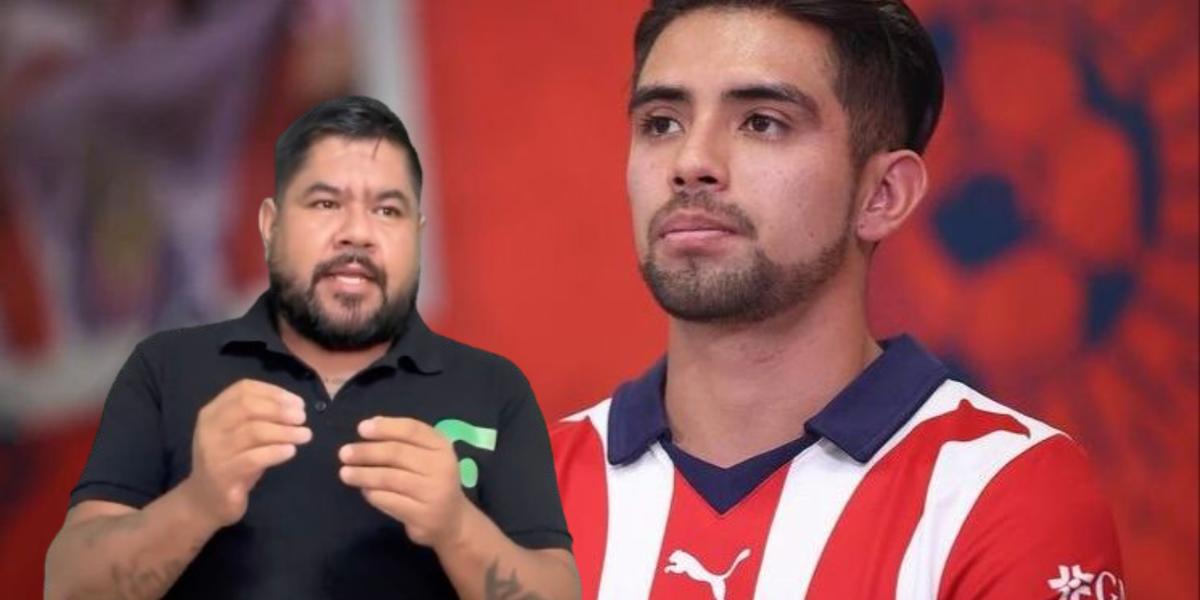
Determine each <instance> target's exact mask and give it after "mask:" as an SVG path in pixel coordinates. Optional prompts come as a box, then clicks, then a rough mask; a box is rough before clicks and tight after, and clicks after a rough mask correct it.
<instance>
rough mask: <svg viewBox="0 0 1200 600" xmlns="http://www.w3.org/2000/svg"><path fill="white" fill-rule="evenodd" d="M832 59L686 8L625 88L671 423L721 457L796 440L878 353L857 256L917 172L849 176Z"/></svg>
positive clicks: (895, 158)
mask: <svg viewBox="0 0 1200 600" xmlns="http://www.w3.org/2000/svg"><path fill="white" fill-rule="evenodd" d="M835 61H836V58H835V56H834V54H833V53H832V49H831V45H830V37H829V35H828V34H827V33H826V32H824V31H823V30H821V29H819V28H817V27H815V26H812V25H810V24H807V23H803V22H799V21H796V20H794V19H791V18H789V17H787V16H784V15H781V14H777V13H773V12H770V11H764V10H749V9H721V10H718V9H704V10H698V11H693V12H691V13H688V14H686V15H684V16H682V17H680V18H677V19H676V20H675V21H673V22H672V23H671V24H670V25H668V26H667V28H666V29H665V30H664V31H663V33H662V34H661V36H660V37H659V38H658V40H657V41H656V42H655V44H654V46H653V48H652V49H651V51H650V53H649V55H648V57H647V60H646V63H645V67H644V69H643V70H642V73H641V76H640V79H639V80H638V82H637V85H636V87H635V89H634V91H633V94H632V97H631V102H630V118H631V126H632V133H631V142H630V148H629V161H628V169H627V173H626V176H627V184H628V190H629V200H630V205H631V212H632V215H633V227H634V238H635V240H636V245H637V252H638V256H639V258H640V259H641V262H642V269H643V276H644V277H645V278H646V279H647V281H648V283H649V285H650V288H651V291H652V292H653V293H654V294H655V296H656V298H657V299H658V300H659V302H660V304H661V305H663V307H664V309H665V310H666V311H667V312H668V314H670V315H671V316H672V318H671V320H670V326H669V327H670V328H669V336H668V359H667V360H668V365H667V367H668V373H669V376H668V378H667V386H666V408H667V414H668V420H669V422H670V425H671V430H672V434H673V436H674V439H675V441H676V443H678V444H679V445H680V446H681V447H682V448H683V449H684V450H686V451H688V452H689V453H691V454H693V455H695V456H697V457H698V458H701V459H703V460H706V461H708V462H710V463H712V464H715V465H718V466H730V465H733V464H736V463H738V462H741V461H742V460H745V459H746V458H749V457H752V456H754V455H757V454H759V453H762V452H765V451H767V450H769V449H771V448H775V447H777V446H779V445H782V444H784V443H786V442H788V441H791V440H793V439H795V438H797V437H799V436H800V435H801V434H802V432H803V425H804V422H805V421H807V420H808V418H809V417H811V416H812V415H813V414H815V413H816V412H817V411H818V410H820V408H821V407H823V406H824V405H825V404H826V403H828V401H829V400H831V399H832V398H833V396H834V395H835V394H836V393H837V392H838V391H839V390H841V389H842V388H843V387H844V386H845V385H846V384H847V383H849V381H851V380H852V379H853V378H854V377H855V376H856V375H857V374H858V373H859V372H861V371H862V369H863V368H864V367H865V366H866V365H867V364H868V363H869V362H870V361H871V360H873V359H874V358H875V357H876V356H878V354H879V353H880V348H879V347H878V345H877V344H876V343H875V342H874V339H873V337H872V336H871V334H870V332H869V331H868V327H867V318H866V279H867V270H868V266H869V263H870V254H871V252H872V250H873V248H874V246H875V245H876V244H877V243H878V242H879V241H880V240H882V239H884V238H885V237H886V236H887V235H889V234H891V233H892V232H893V231H895V230H896V228H898V227H899V226H900V225H901V224H902V223H903V222H904V220H905V219H906V218H907V217H908V215H909V214H911V212H912V210H913V209H914V208H915V207H916V206H917V204H918V203H919V201H920V199H921V197H922V196H923V195H924V191H925V184H926V172H925V166H924V163H923V162H922V160H921V158H920V157H919V156H918V155H917V154H915V153H914V152H911V151H908V150H899V151H891V152H885V151H880V152H876V153H875V154H873V155H872V156H871V157H869V158H868V160H867V161H866V162H865V164H864V165H863V167H862V168H861V169H855V168H854V164H853V161H852V159H851V145H850V139H849V131H850V124H851V118H852V115H850V114H848V113H847V112H846V110H845V109H844V107H842V106H841V104H840V103H839V101H838V100H837V97H836V96H835V94H834V88H833V82H834V76H835V74H836V62H835ZM656 278H657V279H658V281H656ZM697 308H699V309H703V310H690V309H697ZM681 309H682V310H681ZM748 432H753V434H748Z"/></svg>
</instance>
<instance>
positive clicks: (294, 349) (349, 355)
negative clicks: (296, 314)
mask: <svg viewBox="0 0 1200 600" xmlns="http://www.w3.org/2000/svg"><path fill="white" fill-rule="evenodd" d="M275 322H276V324H277V325H278V327H279V337H280V339H281V340H283V345H284V346H285V347H287V349H288V350H289V351H290V352H291V353H292V354H293V355H295V356H296V358H298V359H300V361H301V362H303V363H304V364H306V365H308V366H309V367H311V368H312V370H314V371H316V372H317V376H319V377H320V378H321V381H322V382H324V384H325V390H326V391H327V392H329V397H330V398H332V397H333V396H334V395H336V394H337V392H338V390H340V389H341V387H342V385H344V384H345V383H346V382H347V381H349V380H350V378H351V377H354V375H356V374H357V373H358V372H359V371H362V370H363V369H365V368H367V366H368V365H370V364H371V363H373V362H375V361H377V360H379V358H380V357H381V356H383V355H384V354H386V353H387V351H388V347H389V346H390V345H391V344H390V343H389V342H383V343H380V344H376V345H374V346H370V347H367V348H363V349H360V350H327V349H325V348H323V347H321V346H320V345H319V344H317V343H316V342H314V341H312V340H310V339H308V338H306V337H304V336H303V335H300V333H299V332H298V331H296V330H295V328H293V327H292V325H291V324H290V323H288V322H287V319H285V318H283V317H281V316H280V317H276V319H275Z"/></svg>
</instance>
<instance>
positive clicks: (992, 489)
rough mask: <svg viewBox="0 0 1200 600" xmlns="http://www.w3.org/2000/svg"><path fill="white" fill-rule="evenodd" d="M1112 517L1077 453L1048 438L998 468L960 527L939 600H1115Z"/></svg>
mask: <svg viewBox="0 0 1200 600" xmlns="http://www.w3.org/2000/svg"><path fill="white" fill-rule="evenodd" d="M1122 578H1123V576H1122V565H1121V556H1120V551H1119V548H1118V545H1117V536H1116V529H1115V526H1114V524H1113V519H1112V513H1111V511H1110V509H1109V505H1108V502H1107V500H1106V499H1105V496H1104V493H1103V490H1102V489H1101V487H1100V486H1099V484H1098V481H1097V479H1096V478H1095V476H1094V474H1093V472H1092V469H1091V466H1090V464H1089V462H1088V460H1087V458H1086V457H1085V456H1084V454H1083V451H1082V450H1081V449H1080V447H1079V446H1078V445H1076V444H1075V443H1074V442H1073V441H1071V440H1070V439H1069V438H1067V437H1065V436H1062V435H1058V436H1054V437H1052V438H1049V439H1047V440H1045V441H1043V442H1041V443H1039V444H1037V445H1036V446H1034V447H1033V448H1031V449H1029V450H1028V451H1026V452H1025V453H1023V454H1022V455H1020V456H1018V457H1017V458H1016V459H1014V460H1013V461H1012V462H1011V463H1009V464H1008V465H1006V466H1005V467H1004V468H1003V469H1002V470H1001V471H1000V472H999V473H997V474H996V476H995V478H993V479H992V481H991V482H990V483H989V484H988V486H987V487H986V488H985V489H984V491H983V493H982V494H981V495H980V497H979V499H978V500H977V501H976V503H975V506H974V507H973V508H972V510H971V512H970V514H969V515H968V517H967V520H966V521H965V522H964V523H963V526H962V529H961V530H960V532H959V535H958V537H957V539H956V540H955V543H954V545H953V547H952V548H951V551H950V555H949V557H948V559H947V561H946V567H945V570H944V571H943V573H942V581H941V586H940V593H939V594H938V598H939V600H958V599H965V598H970V599H980V600H999V599H1001V598H1043V599H1046V600H1079V599H1080V598H1103V599H1105V600H1108V599H1110V598H1113V599H1123V598H1125V594H1124V583H1123V581H1122Z"/></svg>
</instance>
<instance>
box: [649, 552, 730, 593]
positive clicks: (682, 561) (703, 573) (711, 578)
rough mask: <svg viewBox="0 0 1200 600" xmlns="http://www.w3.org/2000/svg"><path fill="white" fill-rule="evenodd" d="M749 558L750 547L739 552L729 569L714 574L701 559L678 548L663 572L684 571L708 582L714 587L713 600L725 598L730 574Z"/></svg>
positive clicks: (692, 576) (694, 577)
mask: <svg viewBox="0 0 1200 600" xmlns="http://www.w3.org/2000/svg"><path fill="white" fill-rule="evenodd" d="M747 558H750V549H749V548H745V549H743V550H742V551H741V552H738V555H737V558H735V559H733V564H732V565H729V569H727V570H726V571H725V572H724V573H721V574H720V575H713V574H712V573H709V572H708V569H706V568H704V565H702V564H700V561H699V560H696V557H694V556H692V555H691V554H688V553H687V552H684V551H683V550H676V551H674V552H672V553H671V556H669V557H667V561H668V563H669V564H667V567H666V568H665V569H663V572H664V573H672V574H678V573H683V574H684V575H687V576H688V577H690V578H692V579H694V580H696V581H700V582H703V583H707V584H708V587H710V588H712V595H713V600H725V580H726V579H729V576H730V575H732V574H733V570H734V569H736V568H737V566H738V565H739V564H741V563H742V561H743V560H746V559H747Z"/></svg>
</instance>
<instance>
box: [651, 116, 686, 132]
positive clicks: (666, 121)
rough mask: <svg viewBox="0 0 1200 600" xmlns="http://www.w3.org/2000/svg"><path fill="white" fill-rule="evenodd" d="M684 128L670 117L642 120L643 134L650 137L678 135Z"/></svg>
mask: <svg viewBox="0 0 1200 600" xmlns="http://www.w3.org/2000/svg"><path fill="white" fill-rule="evenodd" d="M681 129H682V128H681V127H680V126H679V121H676V120H675V119H672V118H670V117H646V118H644V119H642V123H641V130H642V133H644V134H646V135H650V136H661V135H667V134H670V133H677V132H679V131H680V130H681Z"/></svg>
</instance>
